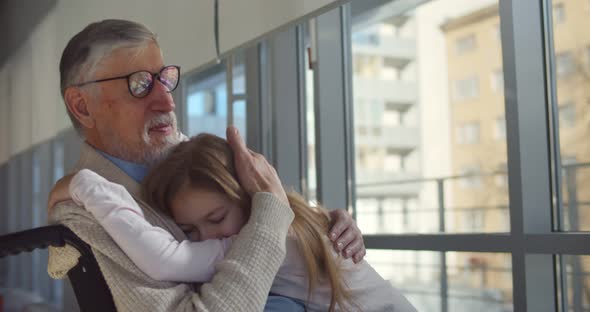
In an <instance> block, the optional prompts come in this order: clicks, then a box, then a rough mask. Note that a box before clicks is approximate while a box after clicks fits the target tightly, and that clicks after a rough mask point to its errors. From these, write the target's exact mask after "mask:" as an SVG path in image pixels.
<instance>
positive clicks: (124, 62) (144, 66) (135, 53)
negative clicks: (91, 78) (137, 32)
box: [98, 43, 164, 74]
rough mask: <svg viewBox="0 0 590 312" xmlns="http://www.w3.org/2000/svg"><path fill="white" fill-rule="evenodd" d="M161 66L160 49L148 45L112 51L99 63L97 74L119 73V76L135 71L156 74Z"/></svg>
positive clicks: (152, 44) (156, 46)
mask: <svg viewBox="0 0 590 312" xmlns="http://www.w3.org/2000/svg"><path fill="white" fill-rule="evenodd" d="M162 66H164V62H163V59H162V52H161V50H160V48H159V47H158V45H156V44H154V43H149V44H145V45H140V46H133V47H121V48H118V49H116V50H114V51H113V52H112V53H111V54H110V55H108V56H106V57H105V58H104V59H103V60H102V61H101V62H100V66H99V70H98V72H119V73H121V74H125V73H129V72H133V71H137V70H148V71H151V72H156V71H158V70H160V69H161V68H162Z"/></svg>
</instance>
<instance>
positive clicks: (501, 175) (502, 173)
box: [494, 163, 508, 187]
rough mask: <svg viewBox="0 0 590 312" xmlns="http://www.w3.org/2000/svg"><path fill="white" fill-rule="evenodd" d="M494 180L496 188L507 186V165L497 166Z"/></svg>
mask: <svg viewBox="0 0 590 312" xmlns="http://www.w3.org/2000/svg"><path fill="white" fill-rule="evenodd" d="M494 180H495V182H496V186H498V187H506V186H508V164H506V163H503V164H500V165H498V169H497V171H496V172H495V173H494Z"/></svg>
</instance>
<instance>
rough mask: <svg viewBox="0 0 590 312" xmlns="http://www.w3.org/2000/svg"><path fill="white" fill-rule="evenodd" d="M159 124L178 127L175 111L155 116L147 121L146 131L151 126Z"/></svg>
mask: <svg viewBox="0 0 590 312" xmlns="http://www.w3.org/2000/svg"><path fill="white" fill-rule="evenodd" d="M158 125H168V126H174V127H176V116H175V115H174V113H168V114H161V115H157V116H154V117H153V118H152V119H150V120H149V121H148V122H147V123H146V125H145V131H148V130H149V129H150V128H152V127H155V126H158Z"/></svg>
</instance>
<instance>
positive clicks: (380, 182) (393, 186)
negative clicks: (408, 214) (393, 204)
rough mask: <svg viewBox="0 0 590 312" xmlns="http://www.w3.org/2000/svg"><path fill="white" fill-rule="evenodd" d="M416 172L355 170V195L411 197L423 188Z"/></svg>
mask: <svg viewBox="0 0 590 312" xmlns="http://www.w3.org/2000/svg"><path fill="white" fill-rule="evenodd" d="M420 178H421V175H420V174H419V173H417V172H384V171H383V170H367V169H363V168H357V170H356V180H357V181H358V182H357V184H356V197H357V198H358V199H367V198H413V197H417V196H418V194H419V192H420V191H421V189H422V188H423V184H424V183H422V182H419V181H420Z"/></svg>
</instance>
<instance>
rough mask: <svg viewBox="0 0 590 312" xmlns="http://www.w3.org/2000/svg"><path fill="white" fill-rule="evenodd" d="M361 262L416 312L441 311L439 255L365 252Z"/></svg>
mask: <svg viewBox="0 0 590 312" xmlns="http://www.w3.org/2000/svg"><path fill="white" fill-rule="evenodd" d="M365 260H366V261H367V262H368V263H369V264H370V265H371V266H372V267H373V268H374V269H375V271H377V272H378V273H379V274H380V275H381V277H383V278H384V279H385V280H388V281H389V282H391V284H392V285H393V287H394V288H396V289H398V290H399V291H400V292H401V293H402V294H403V295H404V296H405V297H406V298H407V299H408V300H409V301H410V302H411V303H412V305H414V307H415V308H416V309H417V310H418V311H429V312H430V311H431V312H437V311H441V295H440V276H441V272H440V253H438V252H431V251H393V250H376V249H369V250H367V255H366V257H365Z"/></svg>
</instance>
